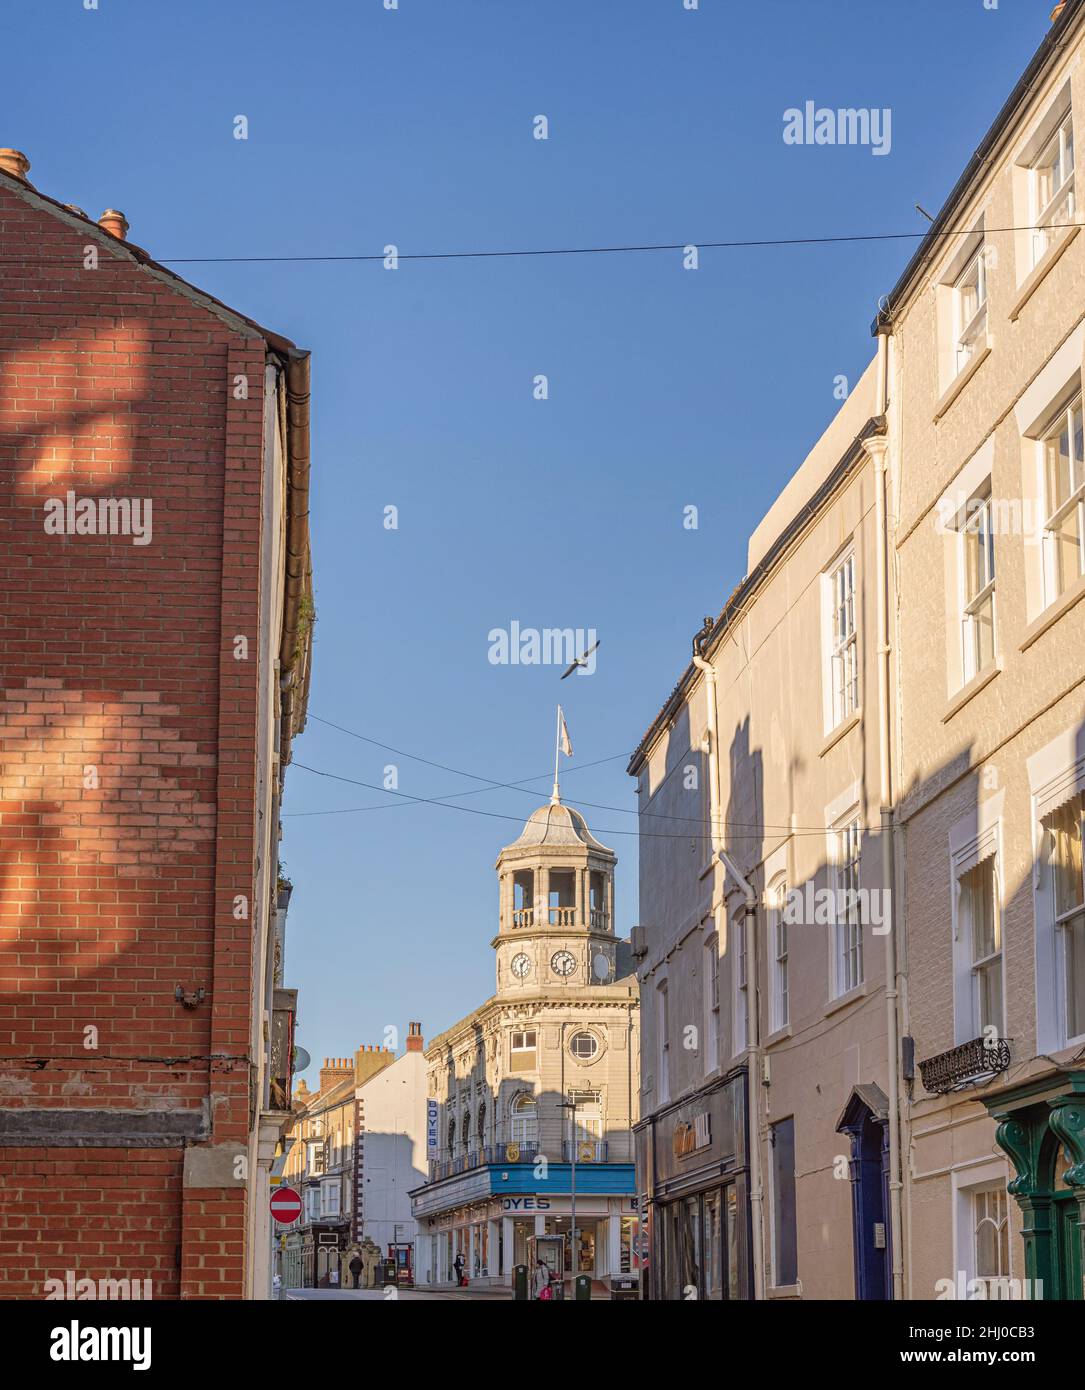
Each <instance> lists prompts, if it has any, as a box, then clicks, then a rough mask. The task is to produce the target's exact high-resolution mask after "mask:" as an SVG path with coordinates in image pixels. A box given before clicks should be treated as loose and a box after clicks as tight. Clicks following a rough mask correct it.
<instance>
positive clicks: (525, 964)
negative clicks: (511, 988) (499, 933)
mask: <svg viewBox="0 0 1085 1390" xmlns="http://www.w3.org/2000/svg"><path fill="white" fill-rule="evenodd" d="M509 968H510V969H511V971H512V973H513V974H514V975H515V976H516V978H517V979H518V980H523V979H526V978H527V976H528V975H530V974H531V957H530V956H525V955H524V953H523V951H521V952H520V954H519V955H518V956H513V958H512V961H511V964H510V966H509Z"/></svg>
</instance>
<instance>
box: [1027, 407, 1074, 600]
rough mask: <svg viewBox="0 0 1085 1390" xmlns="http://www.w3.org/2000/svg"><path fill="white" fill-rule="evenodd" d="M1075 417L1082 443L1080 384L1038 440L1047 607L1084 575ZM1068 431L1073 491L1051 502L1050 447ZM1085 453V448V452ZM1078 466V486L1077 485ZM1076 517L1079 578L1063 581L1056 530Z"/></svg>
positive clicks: (1071, 489)
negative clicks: (1069, 518)
mask: <svg viewBox="0 0 1085 1390" xmlns="http://www.w3.org/2000/svg"><path fill="white" fill-rule="evenodd" d="M1075 414H1077V415H1081V417H1082V425H1083V442H1085V398H1083V396H1082V392H1081V388H1080V384H1079V385H1078V388H1077V390H1076V391H1075V392H1074V394H1073V395H1072V396H1071V397H1070V398H1069V400H1068V401H1067V402H1066V404H1065V405H1063V406H1061V407H1060V408H1059V409H1058V410H1057V411H1056V412H1055V413H1054V415H1053V416H1052V417H1051V419H1050V421H1049V422H1048V424H1047V426H1046V427H1045V428H1044V430H1043V431H1042V432H1041V434H1040V437H1039V440H1038V441H1037V456H1038V463H1039V470H1040V487H1041V494H1040V495H1041V497H1042V499H1043V503H1042V511H1043V514H1044V522H1043V528H1042V536H1043V555H1044V567H1043V568H1044V606H1045V607H1048V606H1049V605H1050V604H1052V603H1054V602H1055V600H1056V599H1057V598H1059V597H1060V596H1061V595H1062V594H1064V593H1065V592H1066V591H1067V589H1069V588H1070V587H1071V586H1072V585H1073V584H1075V583H1076V582H1077V581H1078V579H1080V578H1081V576H1082V575H1083V574H1085V457H1081V458H1077V457H1075V434H1074V417H1075ZM1063 429H1066V430H1067V432H1068V436H1069V444H1070V480H1069V481H1070V489H1069V494H1068V496H1067V498H1066V500H1065V501H1063V502H1061V503H1057V504H1054V505H1053V503H1052V497H1051V488H1050V474H1049V471H1048V467H1047V446H1048V444H1049V442H1050V441H1051V440H1052V439H1057V438H1058V436H1059V435H1060V434H1061V433H1062V431H1063ZM1082 452H1083V454H1085V449H1083V450H1082ZM1075 466H1076V477H1077V483H1076V485H1075V482H1074V478H1075ZM1074 512H1076V515H1077V528H1078V529H1077V536H1078V541H1077V553H1078V572H1077V574H1076V575H1072V576H1070V578H1068V579H1066V580H1065V581H1063V579H1062V577H1061V574H1060V569H1059V563H1058V549H1057V540H1056V535H1055V532H1056V529H1057V528H1058V527H1059V526H1060V525H1061V524H1062V522H1064V521H1065V520H1066V519H1067V518H1068V517H1069V516H1070V515H1071V514H1072V513H1074Z"/></svg>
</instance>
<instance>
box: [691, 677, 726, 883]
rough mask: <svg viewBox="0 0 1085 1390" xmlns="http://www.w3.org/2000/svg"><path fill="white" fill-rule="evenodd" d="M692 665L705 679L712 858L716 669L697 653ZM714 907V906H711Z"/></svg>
mask: <svg viewBox="0 0 1085 1390" xmlns="http://www.w3.org/2000/svg"><path fill="white" fill-rule="evenodd" d="M693 664H694V666H696V668H697V670H698V671H700V672H702V674H703V675H704V678H705V704H706V706H707V709H708V745H709V746H708V796H709V802H708V806H709V819H710V821H711V831H710V833H711V836H712V857H713V859H714V858H715V857H716V852H717V850H718V849H719V848H720V840H721V838H722V837H721V835H720V760H719V747H720V745H719V739H718V738H717V735H716V668H715V666H713V665H712V663H711V661H706V660H705V659H704V657H703V656H700V655H699V654H698V653H697V652H694V653H693ZM713 905H714V904H713Z"/></svg>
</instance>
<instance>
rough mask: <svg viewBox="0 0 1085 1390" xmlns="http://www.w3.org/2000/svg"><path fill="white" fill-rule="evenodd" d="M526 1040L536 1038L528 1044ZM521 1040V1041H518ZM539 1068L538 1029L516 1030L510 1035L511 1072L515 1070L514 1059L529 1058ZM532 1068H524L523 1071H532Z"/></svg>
mask: <svg viewBox="0 0 1085 1390" xmlns="http://www.w3.org/2000/svg"><path fill="white" fill-rule="evenodd" d="M525 1038H534V1042H532V1043H530V1044H528V1043H526V1042H524V1041H523V1039H525ZM518 1039H519V1041H518ZM529 1055H530V1057H531V1059H532V1062H533V1063H534V1064H535V1065H536V1066H537V1065H538V1060H539V1031H538V1029H537V1028H514V1029H513V1030H512V1032H511V1033H510V1034H509V1070H510V1071H512V1070H514V1068H513V1065H512V1061H513V1058H514V1057H527V1056H529ZM530 1070H531V1068H530V1067H523V1068H521V1069H520V1071H521V1072H523V1071H530Z"/></svg>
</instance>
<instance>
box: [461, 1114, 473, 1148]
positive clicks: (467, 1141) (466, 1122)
mask: <svg viewBox="0 0 1085 1390" xmlns="http://www.w3.org/2000/svg"><path fill="white" fill-rule="evenodd" d="M460 1133H461V1134H462V1135H463V1147H464V1152H466V1151H467V1150H468V1149H469V1148H470V1147H471V1112H470V1110H464V1112H463V1129H462V1130H461V1131H460Z"/></svg>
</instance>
